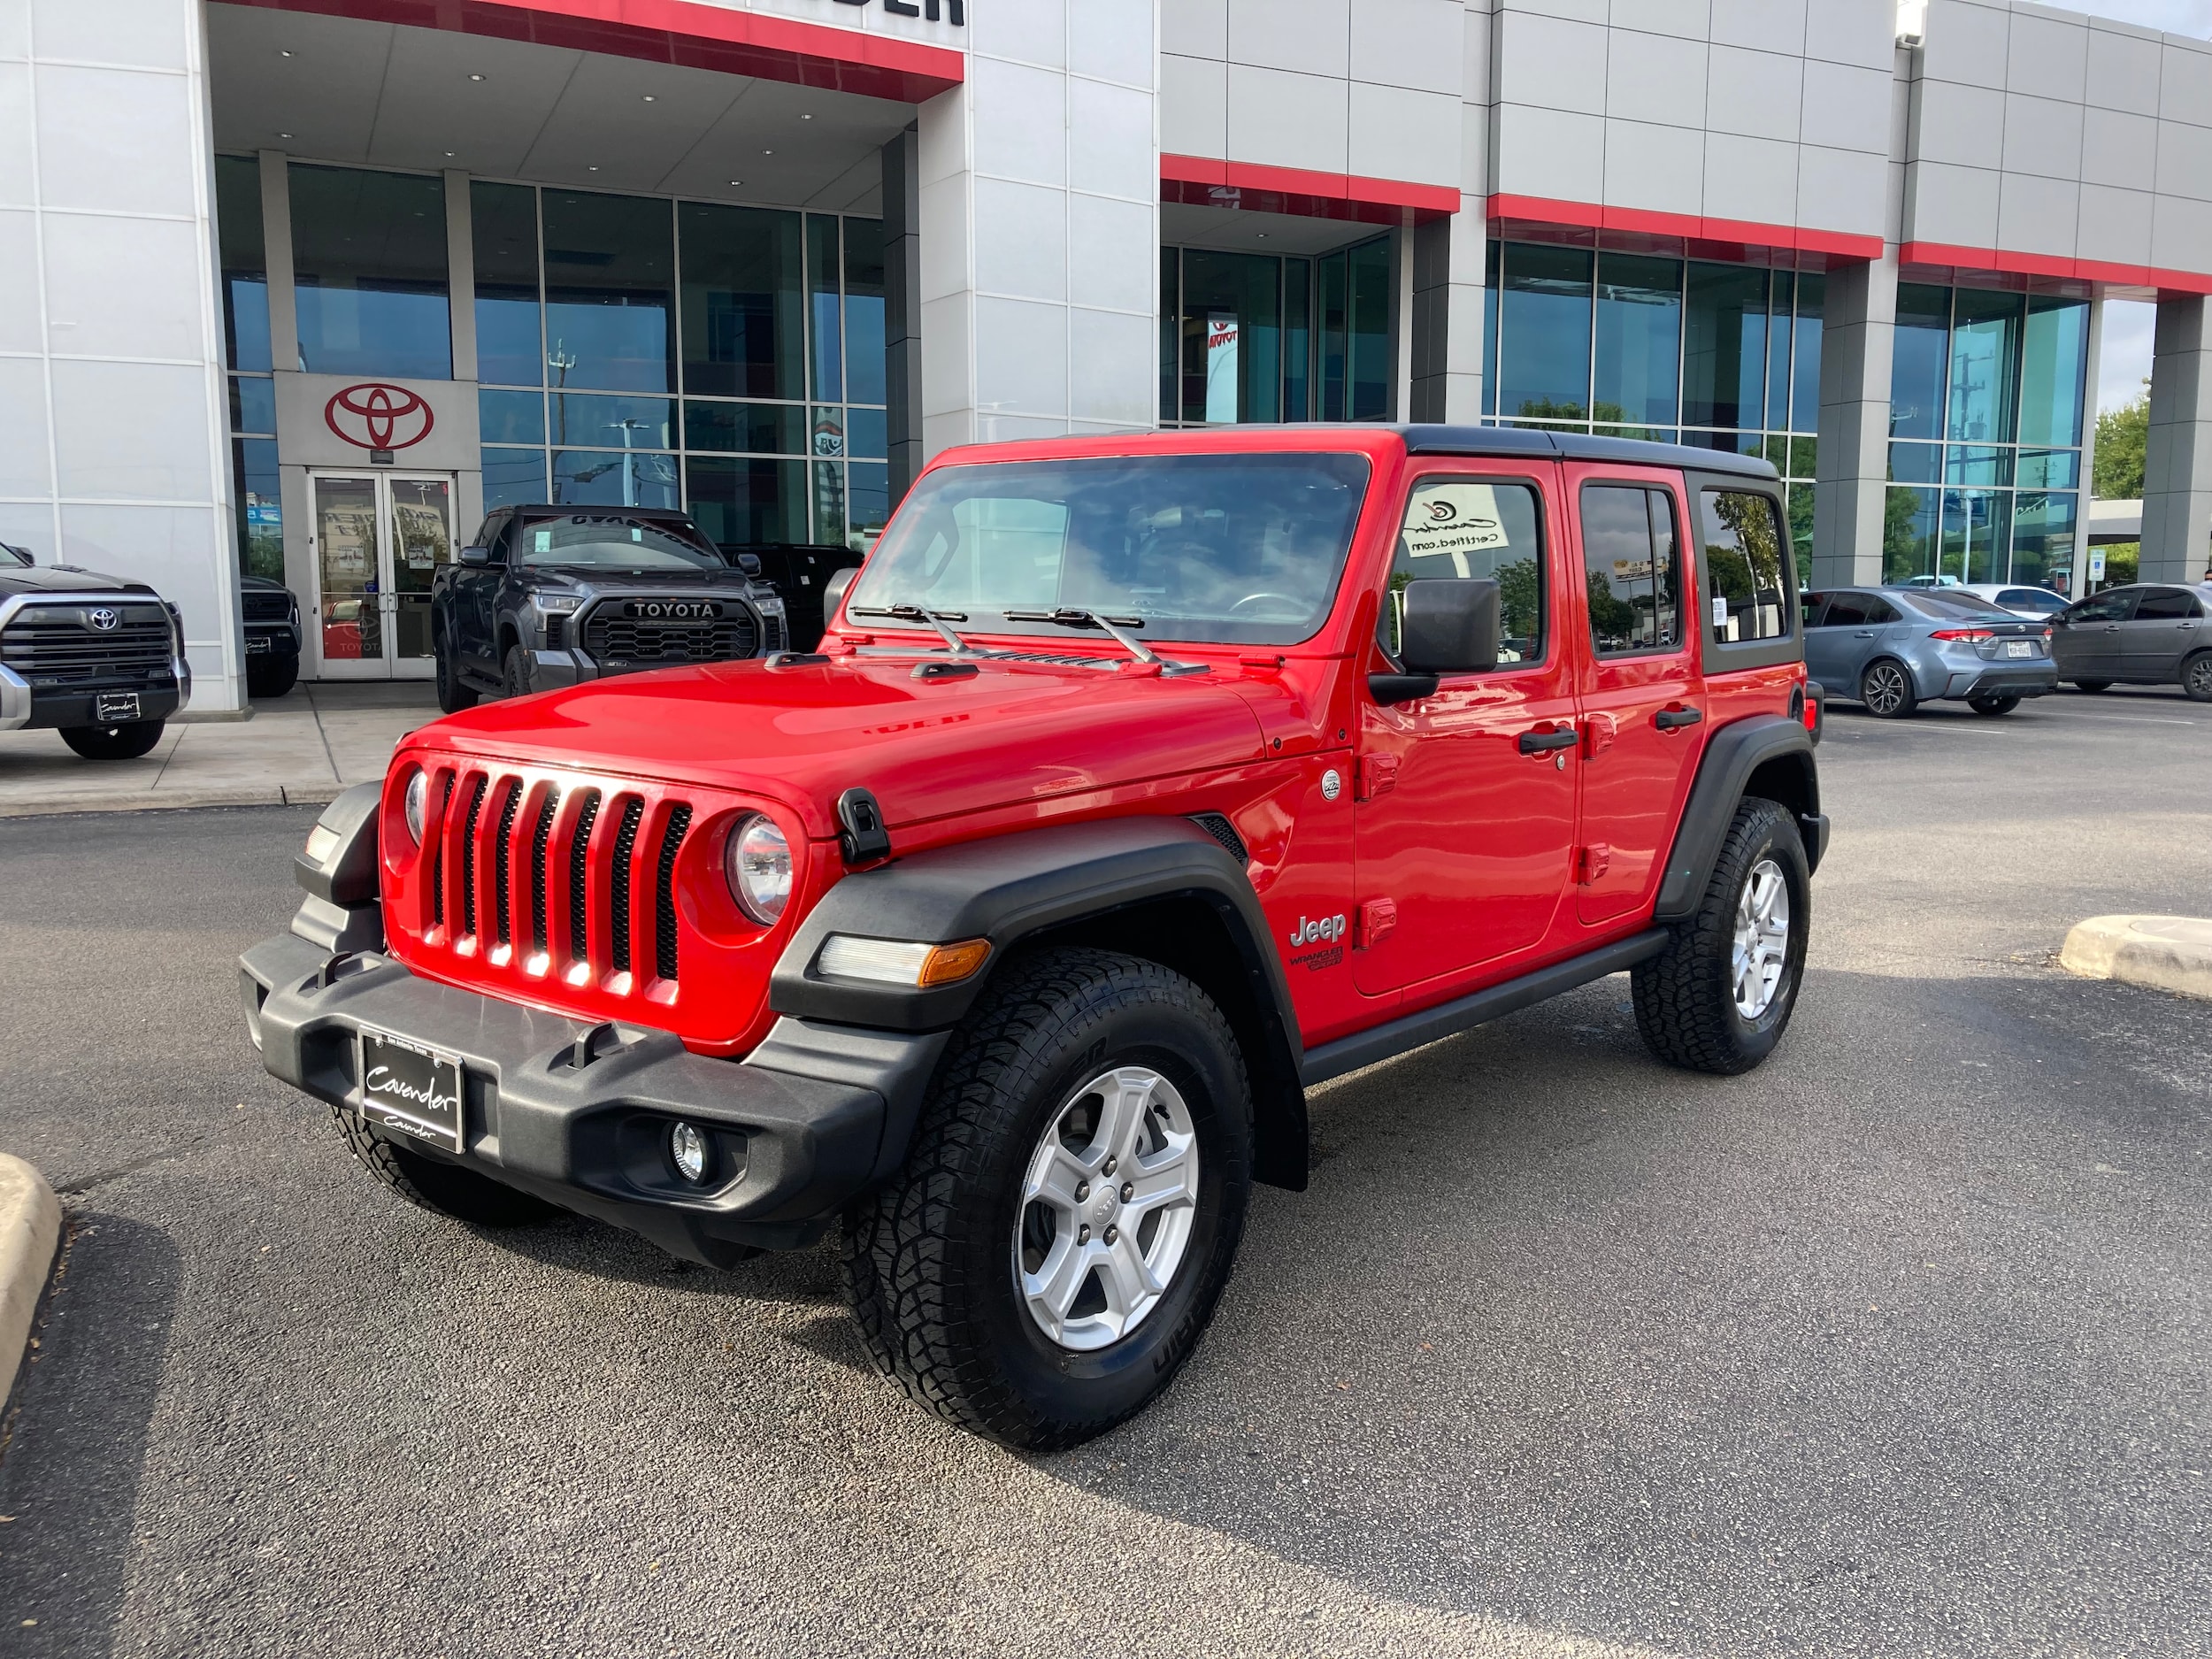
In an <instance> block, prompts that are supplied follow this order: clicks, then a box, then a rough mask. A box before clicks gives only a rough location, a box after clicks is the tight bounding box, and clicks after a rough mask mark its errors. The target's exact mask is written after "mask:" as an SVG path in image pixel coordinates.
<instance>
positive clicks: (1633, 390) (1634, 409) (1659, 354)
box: [1591, 253, 1682, 438]
mask: <svg viewBox="0 0 2212 1659" xmlns="http://www.w3.org/2000/svg"><path fill="white" fill-rule="evenodd" d="M1681 349H1682V265H1681V263H1680V262H1679V261H1678V260H1674V259H1644V258H1638V257H1632V256H1630V255H1626V254H1612V253H1609V254H1602V255H1601V256H1599V258H1598V282H1597V353H1596V357H1597V364H1596V386H1595V396H1594V399H1593V402H1592V404H1591V413H1592V415H1593V416H1594V417H1595V419H1598V420H1601V421H1605V422H1608V423H1610V425H1611V426H1613V427H1614V428H1615V435H1617V436H1620V437H1630V438H1641V437H1646V436H1649V435H1651V432H1650V429H1651V428H1654V427H1671V426H1673V425H1674V422H1675V404H1676V396H1677V388H1676V380H1675V375H1676V366H1677V363H1678V357H1679V354H1680V352H1681Z"/></svg>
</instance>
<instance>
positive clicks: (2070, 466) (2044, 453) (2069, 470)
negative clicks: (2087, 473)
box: [2014, 449, 2081, 489]
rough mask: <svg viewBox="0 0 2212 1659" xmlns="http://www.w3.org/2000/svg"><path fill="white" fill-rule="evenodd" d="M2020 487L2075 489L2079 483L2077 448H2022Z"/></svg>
mask: <svg viewBox="0 0 2212 1659" xmlns="http://www.w3.org/2000/svg"><path fill="white" fill-rule="evenodd" d="M2014 481H2015V482H2016V483H2017V484H2018V485H2019V486H2020V488H2022V489H2075V488H2079V487H2080V484H2081V451H2080V450H2079V449H2047V450H2039V449H2023V450H2022V451H2021V452H2020V468H2019V476H2018V478H2017V479H2016V480H2014Z"/></svg>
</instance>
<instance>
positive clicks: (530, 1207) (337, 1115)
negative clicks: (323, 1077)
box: [330, 1107, 561, 1227]
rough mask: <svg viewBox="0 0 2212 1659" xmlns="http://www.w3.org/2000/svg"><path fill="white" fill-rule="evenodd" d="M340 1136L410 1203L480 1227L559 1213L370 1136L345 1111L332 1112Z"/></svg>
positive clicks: (534, 1221) (524, 1223) (531, 1222)
mask: <svg viewBox="0 0 2212 1659" xmlns="http://www.w3.org/2000/svg"><path fill="white" fill-rule="evenodd" d="M330 1116H331V1119H332V1121H333V1122H334V1123H335V1124H336V1125H338V1133H339V1135H340V1136H341V1138H342V1139H343V1140H344V1141H345V1143H346V1146H347V1148H349V1150H350V1151H351V1152H352V1153H353V1156H355V1157H356V1158H357V1159H358V1160H359V1161H360V1164H361V1167H362V1168H363V1169H365V1170H366V1171H368V1172H369V1173H370V1174H372V1175H373V1176H374V1177H376V1179H378V1180H380V1181H381V1182H382V1183H383V1184H384V1185H385V1186H387V1187H390V1188H391V1189H392V1190H393V1191H394V1192H396V1193H397V1194H399V1195H400V1196H401V1197H402V1198H404V1199H405V1200H406V1201H407V1202H409V1203H411V1204H413V1205H415V1206H416V1207H417V1208H419V1209H422V1210H429V1211H430V1212H431V1213H432V1214H434V1215H440V1216H449V1217H452V1218H453V1219H454V1220H456V1221H465V1222H467V1223H469V1224H470V1225H473V1226H479V1227H528V1226H535V1225H538V1224H539V1223H540V1222H543V1221H549V1220H550V1219H551V1218H552V1217H555V1216H557V1215H558V1214H560V1213H561V1212H560V1211H559V1210H558V1209H557V1208H556V1207H555V1206H553V1205H551V1204H549V1203H547V1202H545V1200H543V1199H542V1198H534V1197H533V1196H531V1194H528V1193H521V1192H517V1191H516V1190H515V1189H514V1188H513V1187H503V1186H501V1185H500V1184H499V1183H498V1182H497V1181H495V1180H493V1179H491V1178H490V1177H489V1176H488V1175H479V1174H478V1173H477V1172H476V1171H474V1170H465V1169H462V1168H461V1167H460V1166H459V1165H457V1164H441V1163H439V1162H438V1161H437V1160H436V1159H434V1158H426V1157H424V1156H420V1155H419V1154H417V1153H411V1152H408V1151H406V1150H404V1149H403V1148H401V1147H399V1146H397V1145H396V1144H395V1143H394V1142H392V1141H388V1140H386V1139H385V1138H384V1137H383V1136H381V1135H379V1134H376V1133H373V1132H372V1131H371V1130H370V1129H369V1128H368V1127H367V1125H365V1124H363V1123H362V1121H361V1119H360V1118H357V1117H356V1116H355V1115H354V1114H353V1113H351V1112H349V1111H342V1110H339V1109H338V1108H336V1107H332V1108H331V1112H330Z"/></svg>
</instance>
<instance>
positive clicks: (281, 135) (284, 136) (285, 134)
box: [277, 133, 292, 138]
mask: <svg viewBox="0 0 2212 1659" xmlns="http://www.w3.org/2000/svg"><path fill="white" fill-rule="evenodd" d="M291 135H292V134H289V133H279V134H277V136H278V137H279V138H289V137H291Z"/></svg>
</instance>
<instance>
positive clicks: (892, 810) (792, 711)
mask: <svg viewBox="0 0 2212 1659" xmlns="http://www.w3.org/2000/svg"><path fill="white" fill-rule="evenodd" d="M946 660H947V659H946V658H945V657H942V656H939V657H916V656H910V655H904V656H898V657H848V658H845V659H842V660H840V661H835V662H831V663H826V664H803V665H798V666H793V667H780V668H770V667H768V666H767V665H766V664H764V663H761V662H758V661H753V662H741V663H718V664H711V665H710V666H706V667H701V668H680V669H667V670H661V671H657V672H651V673H644V674H631V675H626V676H623V677H622V678H619V679H615V680H595V681H591V682H588V683H587V684H584V685H581V686H578V687H573V688H572V689H568V690H564V691H554V692H548V693H544V694H542V695H538V696H534V697H529V698H526V699H522V700H520V701H518V702H514V703H495V704H491V705H489V706H488V707H485V708H482V709H478V710H472V711H471V712H469V713H467V714H463V715H457V716H455V717H453V718H449V719H446V720H442V721H440V722H438V723H437V724H435V725H434V726H426V727H425V728H423V729H422V730H421V731H419V732H417V733H414V734H413V736H412V737H411V739H410V740H409V742H410V744H414V743H419V744H421V745H423V746H425V747H427V748H432V749H447V750H453V751H457V752H459V753H462V754H465V755H481V756H485V757H493V758H497V759H503V760H510V761H514V762H518V763H522V764H532V765H540V766H543V765H553V766H574V767H577V768H578V769H579V770H582V771H589V772H604V773H613V774H616V775H626V776H631V777H638V778H648V779H654V780H667V781H671V782H689V783H694V784H698V785H702V786H705V787H720V788H732V789H739V790H748V791H752V792H755V793H757V794H761V795H767V796H769V797H771V798H773V799H777V800H780V801H783V802H785V803H787V804H789V805H790V806H792V807H794V808H795V809H797V810H799V811H801V812H802V813H803V814H804V815H805V818H806V822H807V833H809V835H810V836H812V837H815V838H817V839H821V838H826V837H829V836H832V835H834V834H835V833H837V824H836V816H835V810H836V802H837V797H838V796H839V795H841V794H843V793H844V791H846V790H847V789H849V788H852V787H856V786H858V787H863V788H866V789H870V790H872V791H873V792H874V793H875V796H876V799H877V800H878V801H879V803H881V805H882V807H883V813H884V818H885V820H886V822H887V824H888V825H889V826H891V827H892V828H897V827H899V826H902V825H913V824H917V823H920V822H923V821H926V820H928V819H932V818H952V817H957V816H960V815H962V814H964V813H970V812H976V811H981V810H987V809H988V808H992V807H999V806H1009V805H1019V804H1022V803H1032V802H1043V801H1048V800H1051V799H1053V798H1055V797H1057V796H1062V795H1080V794H1084V793H1087V792H1089V791H1093V790H1098V789H1104V788H1110V787H1115V786H1117V785H1124V784H1130V783H1135V782H1139V781H1141V780H1145V779H1148V778H1165V777H1171V776H1176V775H1179V774H1187V773H1190V772H1200V771H1204V770H1209V769H1212V768H1217V767H1230V766H1240V765H1246V764H1250V763H1252V762H1254V761H1256V760H1258V759H1260V758H1261V757H1262V756H1263V753H1264V752H1265V744H1264V740H1263V736H1262V733H1261V727H1260V723H1259V720H1258V718H1256V713H1255V710H1254V708H1253V706H1252V703H1250V701H1248V699H1249V697H1250V695H1252V691H1253V687H1249V686H1242V687H1234V686H1233V682H1234V681H1235V680H1236V671H1235V670H1234V669H1227V670H1224V669H1221V668H1215V669H1212V670H1210V671H1209V672H1204V673H1198V674H1188V675H1177V676H1168V677H1164V676H1158V675H1150V674H1145V673H1141V672H1111V671H1108V670H1104V669H1085V668H1062V667H1055V666H1052V665H1048V664H1022V663H1002V662H987V663H984V664H981V665H980V670H979V672H976V673H974V674H972V675H964V676H958V677H947V678H943V679H937V680H917V679H915V678H914V670H915V668H916V666H917V664H918V663H922V662H936V663H943V662H945V661H946ZM1240 692H1241V693H1242V695H1240Z"/></svg>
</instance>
